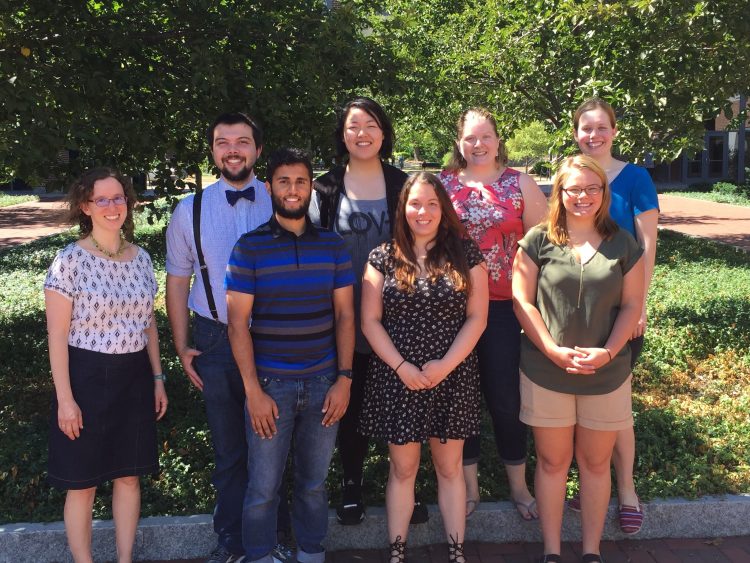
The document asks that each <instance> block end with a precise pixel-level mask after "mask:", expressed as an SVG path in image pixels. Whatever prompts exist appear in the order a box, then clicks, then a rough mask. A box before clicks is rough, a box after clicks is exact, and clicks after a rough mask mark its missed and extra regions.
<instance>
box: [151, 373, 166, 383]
mask: <svg viewBox="0 0 750 563" xmlns="http://www.w3.org/2000/svg"><path fill="white" fill-rule="evenodd" d="M154 381H164V382H165V383H166V381H167V376H166V375H164V374H163V373H155V374H154Z"/></svg>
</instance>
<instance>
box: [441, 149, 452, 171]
mask: <svg viewBox="0 0 750 563" xmlns="http://www.w3.org/2000/svg"><path fill="white" fill-rule="evenodd" d="M452 159H453V151H448V152H447V153H445V154H444V155H443V158H442V159H440V165H441V166H442V167H443V170H445V169H446V168H448V165H449V164H450V163H451V160H452Z"/></svg>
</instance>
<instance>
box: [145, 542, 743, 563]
mask: <svg viewBox="0 0 750 563" xmlns="http://www.w3.org/2000/svg"><path fill="white" fill-rule="evenodd" d="M541 553H542V546H541V544H539V543H520V542H516V543H502V544H498V543H484V542H470V543H467V545H466V555H467V558H468V561H469V563H530V562H533V561H536V560H538V558H539V556H540V555H541ZM386 555H387V554H386V551H385V550H363V551H337V552H333V553H329V554H328V557H327V558H326V563H388V558H387V557H386ZM562 556H563V561H564V563H578V562H579V561H580V560H581V559H580V558H581V544H580V543H566V544H564V545H563V550H562ZM602 556H603V557H604V559H605V560H606V562H607V563H629V562H632V563H708V562H716V563H750V536H739V537H731V538H715V539H665V540H621V541H607V542H602ZM203 561H204V560H203V559H190V560H182V561H179V562H176V563H202V562H203ZM447 561H448V555H447V548H446V547H445V546H444V545H431V546H428V547H421V548H416V549H412V550H410V551H409V559H408V563H447ZM151 563H162V562H151Z"/></svg>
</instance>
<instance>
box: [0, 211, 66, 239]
mask: <svg viewBox="0 0 750 563" xmlns="http://www.w3.org/2000/svg"><path fill="white" fill-rule="evenodd" d="M65 208H66V206H65V203H64V202H62V201H37V202H33V203H21V204H19V205H12V206H10V207H0V250H2V249H3V248H8V247H11V246H15V245H17V244H23V243H25V242H31V241H32V240H36V239H38V238H40V237H44V236H48V235H54V234H56V233H59V232H62V231H64V230H66V229H67V228H68V225H66V224H64V223H63V221H64V218H65Z"/></svg>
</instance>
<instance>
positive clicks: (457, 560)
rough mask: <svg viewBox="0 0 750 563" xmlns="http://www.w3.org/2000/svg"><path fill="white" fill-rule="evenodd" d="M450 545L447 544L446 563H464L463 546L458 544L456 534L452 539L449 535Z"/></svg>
mask: <svg viewBox="0 0 750 563" xmlns="http://www.w3.org/2000/svg"><path fill="white" fill-rule="evenodd" d="M448 537H449V538H450V540H451V541H450V543H449V544H448V562H449V563H466V556H465V555H464V544H463V542H462V543H459V542H458V534H456V537H455V538H454V537H453V535H452V534H449V535H448Z"/></svg>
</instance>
